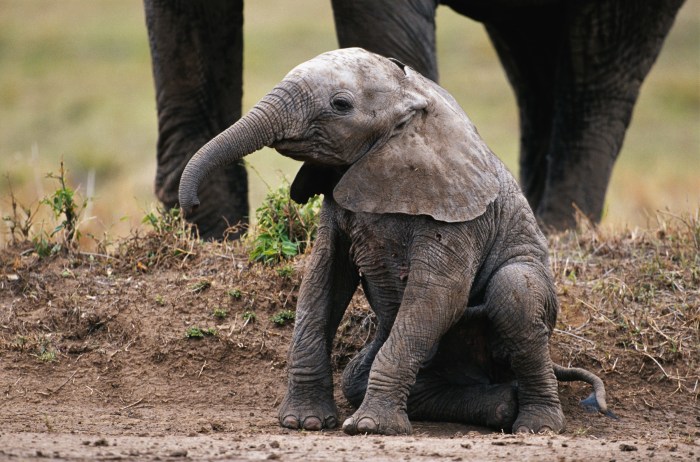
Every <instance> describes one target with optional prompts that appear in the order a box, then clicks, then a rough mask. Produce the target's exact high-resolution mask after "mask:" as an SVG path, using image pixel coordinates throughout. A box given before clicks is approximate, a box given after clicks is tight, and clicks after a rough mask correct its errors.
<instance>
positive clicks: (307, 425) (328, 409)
mask: <svg viewBox="0 0 700 462" xmlns="http://www.w3.org/2000/svg"><path fill="white" fill-rule="evenodd" d="M333 209H337V205H334V204H333V203H332V202H331V200H329V199H326V200H325V201H324V205H323V208H322V210H321V217H320V219H321V224H320V225H319V228H318V232H317V236H316V242H315V243H314V248H313V251H312V253H311V257H310V259H309V263H308V264H307V268H306V272H305V276H304V279H303V281H302V284H301V288H300V292H299V301H298V303H297V310H296V322H295V325H294V335H293V338H292V345H291V347H290V350H289V358H288V365H289V366H288V377H287V394H286V396H285V397H284V400H283V401H282V404H281V405H280V409H279V421H280V424H281V425H282V426H283V427H287V428H295V429H296V428H299V429H301V428H303V429H305V430H321V429H322V428H333V427H335V426H336V425H337V423H338V410H337V408H336V405H335V401H334V400H333V373H332V370H331V359H330V356H331V348H332V346H333V337H334V336H335V333H336V330H337V329H338V325H339V324H340V320H341V319H342V317H343V313H344V312H345V309H346V308H347V306H348V303H350V299H351V298H352V295H353V293H354V292H355V289H356V288H357V284H358V281H359V276H358V273H357V268H355V266H354V265H353V263H352V262H351V261H350V257H349V249H350V245H349V243H348V242H347V241H345V240H344V239H342V238H341V237H340V236H339V235H338V232H337V230H336V229H335V223H334V218H333V215H334V213H335V212H334V211H333Z"/></svg>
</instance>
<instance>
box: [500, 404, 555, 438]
mask: <svg viewBox="0 0 700 462" xmlns="http://www.w3.org/2000/svg"><path fill="white" fill-rule="evenodd" d="M565 428H566V419H565V418H564V412H563V411H562V410H561V406H559V405H547V406H545V405H526V406H522V407H521V408H520V412H519V413H518V418H517V419H516V420H515V423H514V424H513V433H544V432H546V431H552V432H554V433H561V432H563V431H564V429H565Z"/></svg>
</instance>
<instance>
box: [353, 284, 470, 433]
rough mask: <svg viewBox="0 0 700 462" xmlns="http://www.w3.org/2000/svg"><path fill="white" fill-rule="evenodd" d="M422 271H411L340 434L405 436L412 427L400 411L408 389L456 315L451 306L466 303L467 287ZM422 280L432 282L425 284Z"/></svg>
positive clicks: (403, 408)
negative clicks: (357, 404) (388, 330)
mask: <svg viewBox="0 0 700 462" xmlns="http://www.w3.org/2000/svg"><path fill="white" fill-rule="evenodd" d="M422 276H425V277H424V278H421V272H419V271H416V270H412V273H411V276H410V277H409V283H408V285H407V287H406V290H405V292H404V297H403V300H402V302H401V307H400V308H399V311H398V314H397V316H396V320H395V321H394V324H393V327H392V328H391V333H390V334H389V338H388V339H387V341H386V342H385V343H384V345H382V347H381V348H380V350H379V352H378V353H377V356H376V358H375V359H374V362H373V363H372V369H371V370H370V373H369V380H368V383H367V391H366V393H365V397H364V400H363V401H362V404H361V405H360V407H359V409H357V411H356V412H355V413H354V414H353V415H352V416H351V417H349V418H348V419H347V420H345V422H344V423H343V430H344V431H345V432H346V433H349V434H351V435H354V434H358V433H378V434H384V435H402V434H403V435H405V434H410V433H411V431H412V429H411V423H410V422H409V420H408V414H407V412H406V403H407V398H408V392H409V390H410V389H411V387H412V386H413V384H414V383H415V381H416V376H417V374H418V371H419V369H420V367H421V366H422V365H423V364H424V362H425V361H426V359H427V358H428V357H429V355H430V353H431V351H432V350H433V348H434V346H435V345H437V343H438V341H439V340H440V338H441V337H442V336H443V335H444V333H445V332H446V331H447V330H448V329H449V328H450V327H451V326H452V324H453V323H454V322H455V320H456V319H457V317H458V312H459V311H460V310H459V309H457V307H459V306H464V305H466V298H467V296H466V294H467V293H468V287H465V286H464V285H462V287H460V288H458V289H455V288H454V287H453V286H452V284H450V283H451V282H452V281H449V280H443V278H439V276H438V275H435V274H432V275H428V274H426V273H425V272H423V274H422ZM412 278H413V279H412ZM438 279H440V281H438ZM428 280H430V281H432V284H426V281H428ZM460 292H463V293H464V297H463V298H464V299H463V300H462V299H460V297H459V296H458V295H459V294H460Z"/></svg>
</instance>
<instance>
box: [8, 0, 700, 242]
mask: <svg viewBox="0 0 700 462" xmlns="http://www.w3.org/2000/svg"><path fill="white" fill-rule="evenodd" d="M245 8H246V10H245V76H244V82H245V84H244V85H245V87H244V104H243V106H244V111H245V110H247V109H249V108H250V107H251V106H252V105H253V104H254V103H255V102H256V101H257V100H258V99H259V98H260V97H261V96H262V95H264V94H265V93H266V92H267V91H268V90H269V89H270V88H272V86H274V84H275V83H277V82H278V81H279V80H280V79H281V78H282V77H283V76H284V75H285V74H286V73H287V72H288V71H289V70H290V69H291V68H292V67H294V66H295V65H297V64H299V63H300V62H302V61H305V60H307V59H309V58H312V57H313V56H315V55H317V54H319V53H322V52H324V51H327V50H330V49H333V48H336V47H337V44H336V40H335V35H334V32H333V21H332V13H331V8H330V2H329V1H328V0H296V1H295V2H293V6H292V2H283V1H281V0H249V1H248V2H247V4H246V7H245ZM437 24H438V50H439V65H440V73H441V78H442V80H441V83H442V85H443V86H444V87H446V88H447V89H448V90H449V91H450V92H451V93H453V94H454V95H455V97H456V98H457V100H458V101H459V102H460V104H461V105H462V106H463V107H464V109H465V111H466V112H467V114H469V116H470V117H471V118H472V120H473V121H474V123H475V124H476V125H477V127H478V129H479V131H480V133H481V134H482V136H483V137H484V139H485V140H486V142H487V143H488V144H489V145H490V146H491V148H492V149H493V150H494V152H496V153H497V154H498V155H499V156H500V157H501V158H502V159H503V160H504V161H505V162H506V164H507V165H508V166H509V167H510V169H511V171H513V172H514V173H516V174H517V161H516V159H517V150H518V136H519V133H518V121H517V113H516V106H515V101H514V98H513V93H512V90H511V89H510V87H509V85H508V83H507V82H506V78H505V75H504V73H503V71H502V69H501V66H500V64H499V63H498V60H497V58H496V56H495V53H494V51H493V48H492V47H491V45H490V44H489V42H488V40H487V38H486V35H485V33H484V31H483V28H482V26H481V25H480V24H478V23H475V22H473V21H471V20H469V19H466V18H463V17H461V16H458V15H456V14H455V13H453V12H452V11H451V10H449V9H447V8H445V7H440V8H439V10H438V19H437ZM155 142H156V113H155V102H154V90H153V82H152V79H151V69H150V56H149V51H148V43H147V38H146V28H145V25H144V14H143V6H142V2H141V0H99V1H94V0H61V1H60V2H59V1H50V0H0V173H2V175H3V178H2V179H0V213H1V214H2V215H6V214H7V213H8V211H9V208H10V200H9V189H8V188H9V184H11V185H12V188H13V190H14V192H15V195H16V196H17V197H18V198H19V199H20V201H21V202H23V203H24V204H26V205H29V204H31V203H33V202H36V201H38V200H39V199H40V198H41V197H43V196H45V195H46V194H48V193H49V192H50V191H52V190H53V189H55V184H54V183H53V182H52V181H51V180H48V179H46V178H45V175H46V173H48V172H56V171H58V165H59V161H60V159H61V158H63V159H64V160H65V163H66V166H67V168H68V169H69V176H70V182H71V184H72V185H73V186H74V187H78V188H79V191H80V192H81V193H82V194H83V195H84V194H86V193H87V192H88V191H87V178H88V176H89V175H90V172H94V178H95V188H94V200H93V201H92V202H91V205H90V210H89V215H90V217H92V219H91V220H89V221H88V222H86V223H85V224H84V227H85V228H86V229H88V230H90V231H92V232H95V233H100V232H103V231H107V232H109V233H110V234H111V235H112V236H114V237H116V236H120V235H125V234H126V233H128V232H129V231H130V230H131V229H133V228H134V227H136V226H139V223H140V221H141V218H142V217H143V215H144V213H145V212H147V211H149V210H151V209H153V208H154V206H155V204H156V201H155V198H154V196H153V192H152V190H153V186H152V183H153V177H154V173H155ZM248 159H249V162H250V164H251V166H252V167H253V168H254V171H251V175H250V177H251V188H250V189H251V190H250V203H251V206H252V208H255V207H256V206H257V205H258V204H260V203H261V201H262V198H263V197H264V194H265V192H266V189H267V187H268V186H267V185H270V186H272V187H274V186H276V185H277V184H279V183H280V181H281V178H282V176H283V175H286V176H287V177H288V178H290V179H291V178H292V177H293V175H294V173H295V171H296V169H297V168H298V166H299V164H297V163H295V162H294V161H291V160H289V159H284V158H282V157H281V156H279V155H278V154H276V153H275V152H274V151H272V150H269V149H265V150H263V151H262V152H260V153H257V154H255V155H253V156H251V157H249V158H248ZM699 201H700V2H697V1H695V0H690V1H687V2H686V4H685V6H684V7H683V9H682V10H681V12H680V14H679V16H678V18H677V20H676V24H675V26H674V28H673V30H672V31H671V34H670V36H669V38H668V39H667V41H666V44H665V46H664V50H663V52H662V54H661V56H660V58H659V60H658V61H657V64H656V65H655V67H654V69H652V72H651V74H650V76H649V77H648V79H647V80H646V82H645V83H644V85H643V87H642V94H641V97H640V99H639V102H638V104H637V107H636V110H635V113H634V118H633V120H632V124H631V127H630V129H629V131H628V133H627V137H626V140H625V144H624V147H623V150H622V153H621V156H620V158H619V160H618V162H617V165H616V168H615V172H614V175H613V179H612V183H611V186H610V189H609V193H608V200H607V206H606V214H605V217H604V223H609V224H612V225H621V224H626V225H640V224H641V225H643V224H645V223H646V222H648V221H649V220H650V217H653V216H654V213H655V211H656V210H659V209H665V208H668V209H670V210H671V211H672V212H674V213H680V212H683V211H696V210H697V208H698V205H699ZM3 231H4V230H3ZM3 234H5V233H4V232H3Z"/></svg>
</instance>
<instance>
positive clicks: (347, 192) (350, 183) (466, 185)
mask: <svg viewBox="0 0 700 462" xmlns="http://www.w3.org/2000/svg"><path fill="white" fill-rule="evenodd" d="M406 70H407V71H410V73H407V76H408V77H407V79H406V80H409V82H407V83H406V84H407V85H411V83H412V85H411V86H412V87H413V88H407V89H406V91H405V94H411V93H412V92H419V93H421V94H422V96H423V97H425V98H426V99H427V100H428V105H427V106H426V107H425V108H424V109H422V110H420V111H416V113H415V114H414V116H413V117H412V118H411V120H410V121H409V122H408V123H407V124H406V125H405V126H399V127H397V128H396V129H395V132H394V134H393V136H391V138H389V140H388V141H386V143H384V144H382V145H381V146H379V147H377V148H375V149H374V150H372V151H370V152H368V153H367V154H366V155H364V156H363V157H362V158H361V159H360V160H359V161H357V162H356V163H355V164H353V165H352V166H351V167H350V169H349V170H348V171H347V172H346V173H345V175H343V177H342V178H341V179H340V181H339V182H338V185H337V186H336V187H335V189H334V190H333V197H334V199H335V201H336V202H337V203H338V204H339V205H340V206H341V207H344V208H346V209H348V210H351V211H354V212H369V213H404V214H409V215H429V216H431V217H433V218H434V219H436V220H440V221H444V222H464V221H469V220H472V219H474V218H476V217H478V216H480V215H482V214H483V213H484V212H485V211H486V208H487V207H488V206H489V204H490V203H491V202H493V201H494V200H495V198H496V196H497V195H498V192H499V191H500V181H499V176H500V175H501V172H502V171H504V169H505V167H504V166H503V165H502V164H501V162H500V160H499V159H498V158H497V157H496V156H495V155H494V154H493V153H492V152H491V151H490V150H489V148H488V147H487V146H486V144H485V143H484V141H483V140H482V139H481V137H480V136H479V135H478V133H477V132H476V128H475V127H474V125H473V124H472V123H471V121H470V120H469V119H468V118H467V116H466V114H464V112H463V111H462V110H461V108H460V107H459V105H458V104H457V103H456V101H455V100H454V99H453V98H452V96H450V95H449V94H448V93H447V92H446V91H445V90H444V89H442V88H441V87H439V86H438V85H437V84H435V83H434V82H432V81H430V80H428V79H426V78H424V77H422V76H421V75H420V74H417V73H415V71H412V70H411V69H410V68H408V67H407V68H406ZM402 125H403V124H402Z"/></svg>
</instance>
